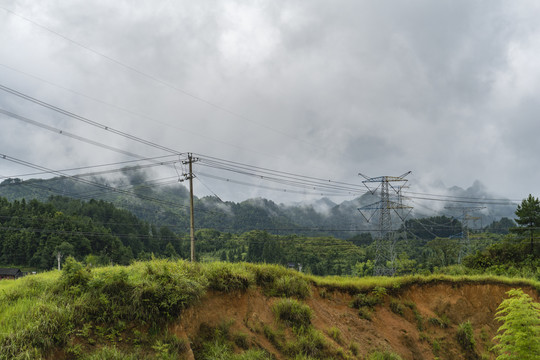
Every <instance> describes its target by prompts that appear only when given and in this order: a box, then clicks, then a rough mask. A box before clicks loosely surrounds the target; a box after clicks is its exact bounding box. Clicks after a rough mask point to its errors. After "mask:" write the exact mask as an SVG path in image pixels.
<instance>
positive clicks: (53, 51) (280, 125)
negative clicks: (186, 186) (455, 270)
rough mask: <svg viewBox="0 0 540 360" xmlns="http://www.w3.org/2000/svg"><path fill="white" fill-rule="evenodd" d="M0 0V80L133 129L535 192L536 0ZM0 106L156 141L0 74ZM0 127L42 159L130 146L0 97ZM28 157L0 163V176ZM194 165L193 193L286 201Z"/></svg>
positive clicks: (312, 163) (324, 169)
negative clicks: (208, 175) (201, 173)
mask: <svg viewBox="0 0 540 360" xmlns="http://www.w3.org/2000/svg"><path fill="white" fill-rule="evenodd" d="M0 6H1V8H0V84H1V85H3V86H7V87H9V88H12V89H16V90H17V91H20V92H22V93H24V94H27V95H30V96H32V97H35V98H38V99H39V100H42V101H45V102H48V103H50V104H53V105H55V106H58V107H60V108H62V109H64V110H68V111H70V112H73V113H75V114H77V115H80V116H84V117H86V118H88V119H91V120H93V121H97V122H99V123H101V124H106V125H108V126H110V127H113V128H115V129H118V130H121V131H124V132H127V133H129V134H132V135H134V136H138V137H141V138H144V139H148V140H150V141H152V142H155V143H158V144H160V145H163V146H166V147H170V148H173V149H175V150H178V151H181V152H195V153H200V154H204V155H209V156H216V157H219V158H223V159H227V160H233V161H237V162H240V163H246V164H252V165H257V166H264V167H267V168H271V169H276V170H281V171H287V172H292V173H297V174H303V175H308V176H314V177H321V178H328V179H333V180H340V181H347V182H354V183H360V182H361V180H363V179H362V178H360V177H359V176H358V173H359V172H362V173H364V174H366V175H369V176H381V175H395V176H397V175H401V174H403V173H405V172H406V171H409V170H411V171H412V174H411V175H409V177H408V178H409V179H410V185H411V186H412V188H413V189H415V190H416V191H436V190H435V189H436V188H435V187H434V184H437V183H439V182H443V183H444V184H445V185H447V186H453V185H457V186H460V187H464V188H466V187H469V186H471V185H472V184H473V182H474V181H475V180H479V181H480V182H482V183H483V184H484V185H485V186H486V188H487V189H489V191H490V192H492V193H493V194H494V195H497V196H499V197H507V198H511V199H521V198H524V197H526V196H527V195H528V194H529V193H532V194H533V195H535V196H538V195H540V181H539V176H538V155H539V154H540V141H539V140H538V138H539V135H540V121H539V118H538V116H539V110H540V95H539V94H540V60H539V59H540V21H538V19H540V2H538V1H534V0H531V1H495V0H489V1H470V0H467V1H457V0H451V1H442V0H440V1H435V0H432V1H427V0H425V1H420V0H419V1H415V0H412V1H398V0H394V1H384V0H379V1H359V0H333V1H322V0H321V1H316V0H309V1H306V0H304V1H299V0H287V1H280V0H260V1H229V0H228V1H203V0H201V1H187V0H186V1H177V0H175V1H133V0H130V1H125V0H117V1H108V0H107V1H105V0H102V1H87V0H86V1H80V0H71V1H54V2H53V1H31V0H23V1H11V0H0ZM0 108H1V109H3V110H8V111H11V112H13V113H16V114H18V115H21V116H25V117H28V118H30V119H32V120H34V121H38V122H40V123H43V124H48V125H50V126H53V127H55V128H60V129H62V130H63V131H64V132H69V133H72V134H76V135H78V136H82V137H85V138H87V139H92V140H95V141H99V142H101V143H105V144H107V145H109V146H113V147H116V148H120V149H123V150H125V151H130V152H134V153H137V154H141V155H143V156H154V155H161V154H166V153H165V152H163V151H160V150H157V149H153V148H149V147H146V146H144V145H142V144H140V143H136V142H133V141H129V140H127V139H125V138H122V137H119V136H116V135H114V134H111V133H109V132H107V131H104V130H100V129H98V128H95V127H90V126H88V125H86V124H83V123H81V122H80V121H76V120H74V119H72V118H69V117H65V116H62V115H59V114H58V113H55V112H52V111H50V110H47V109H45V108H43V107H40V106H37V105H33V104H31V103H29V102H28V101H26V100H23V99H20V98H18V97H15V96H13V95H11V94H8V93H6V92H5V91H0ZM0 126H1V131H0V153H2V154H6V155H8V156H12V157H15V158H18V159H21V160H25V161H29V162H32V163H34V164H39V165H41V166H45V167H48V168H52V169H65V168H71V167H78V166H87V165H97V164H104V163H111V162H117V161H123V160H127V159H130V157H129V156H126V155H122V154H120V153H117V152H113V151H110V150H106V149H103V148H100V147H95V146H92V145H89V144H85V143H82V142H80V141H77V140H74V139H70V138H68V137H66V136H62V135H59V134H54V133H52V132H49V131H47V130H44V129H42V128H39V127H36V126H32V125H29V124H26V123H23V122H21V121H20V120H15V119H12V118H10V117H7V116H5V115H1V114H0ZM32 171H33V170H32V169H29V168H24V167H22V166H18V165H17V166H16V165H14V164H13V163H10V162H8V161H5V160H3V161H1V162H0V176H11V175H16V174H25V173H27V172H32ZM154 176H156V177H166V176H175V170H174V169H171V168H164V169H162V170H161V171H160V172H159V174H157V173H156V174H155V175H154ZM223 176H225V177H227V176H228V175H226V174H224V175H223ZM201 180H203V181H204V184H205V185H206V186H207V187H202V186H198V188H197V190H196V194H199V195H204V194H207V193H208V190H207V188H210V189H211V190H212V191H214V192H215V193H216V194H217V195H219V196H220V197H222V198H223V199H224V200H234V201H239V200H243V199H245V198H247V197H252V196H263V197H266V198H270V199H274V200H276V201H286V200H293V198H288V197H284V196H283V194H282V193H280V192H272V191H269V190H264V189H261V188H256V187H249V186H237V185H233V184H227V183H226V182H220V181H215V180H212V179H204V177H201ZM249 181H252V180H249ZM306 196H307V195H306ZM306 196H304V197H306ZM302 197H303V195H299V196H297V197H295V198H294V200H302ZM339 200H347V198H346V197H345V198H342V199H339Z"/></svg>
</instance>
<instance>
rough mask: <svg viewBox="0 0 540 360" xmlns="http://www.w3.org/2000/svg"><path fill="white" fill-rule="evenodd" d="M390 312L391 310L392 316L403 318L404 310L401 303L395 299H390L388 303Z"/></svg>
mask: <svg viewBox="0 0 540 360" xmlns="http://www.w3.org/2000/svg"><path fill="white" fill-rule="evenodd" d="M390 310H392V312H393V313H394V314H397V315H400V316H403V314H404V310H405V308H404V307H403V304H402V303H400V302H399V301H397V300H395V299H392V300H391V301H390Z"/></svg>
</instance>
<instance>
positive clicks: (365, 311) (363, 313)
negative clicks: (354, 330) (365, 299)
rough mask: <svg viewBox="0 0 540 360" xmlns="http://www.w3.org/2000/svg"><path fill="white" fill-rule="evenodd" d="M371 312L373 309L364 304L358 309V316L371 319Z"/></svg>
mask: <svg viewBox="0 0 540 360" xmlns="http://www.w3.org/2000/svg"><path fill="white" fill-rule="evenodd" d="M371 314H372V311H371V309H370V308H369V307H367V306H362V307H361V308H359V309H358V316H360V317H361V318H362V319H366V320H371Z"/></svg>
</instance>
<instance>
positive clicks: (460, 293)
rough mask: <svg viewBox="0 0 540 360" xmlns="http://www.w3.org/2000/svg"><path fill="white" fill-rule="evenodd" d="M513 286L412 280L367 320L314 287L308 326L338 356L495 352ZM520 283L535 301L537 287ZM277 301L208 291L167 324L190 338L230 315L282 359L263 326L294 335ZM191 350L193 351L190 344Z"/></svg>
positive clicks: (256, 293)
mask: <svg viewBox="0 0 540 360" xmlns="http://www.w3.org/2000/svg"><path fill="white" fill-rule="evenodd" d="M511 288H512V287H510V286H508V285H502V284H495V283H492V284H489V283H487V284H472V283H450V282H448V283H447V282H441V283H436V284H426V285H412V286H409V287H406V288H402V289H399V290H396V291H395V292H394V293H393V294H391V295H384V297H383V302H382V303H380V304H378V305H376V306H375V307H374V308H373V311H372V312H371V319H370V320H369V319H365V318H362V317H361V316H359V312H358V310H357V309H355V308H352V307H350V304H351V301H352V300H353V298H354V297H353V296H351V295H349V294H346V293H341V292H338V291H334V292H329V291H328V290H327V289H321V288H317V287H312V296H311V297H310V298H308V299H306V300H304V301H303V302H304V303H305V304H307V305H309V307H310V308H311V309H312V310H313V313H314V317H313V320H312V323H313V326H314V327H315V328H316V329H317V330H319V331H320V332H322V333H323V334H324V335H325V337H326V340H327V342H328V344H329V346H330V347H332V348H334V349H335V354H336V356H334V357H335V358H351V359H363V358H364V356H365V355H367V354H368V353H369V352H371V351H374V350H389V351H392V352H395V353H397V354H399V355H400V356H401V357H402V358H403V359H434V358H435V357H438V358H440V359H475V358H480V357H481V356H485V357H486V358H495V356H494V355H493V354H492V353H490V352H489V348H490V347H491V346H492V343H491V339H492V338H493V336H494V335H495V333H496V331H497V329H498V327H499V325H500V324H499V323H497V321H496V320H494V315H495V312H496V309H497V306H498V305H499V304H500V302H501V301H502V300H503V299H504V298H505V296H506V295H505V292H506V291H508V290H510V289H511ZM523 290H524V291H525V292H526V293H528V294H529V295H531V296H532V297H533V299H535V301H539V296H538V293H537V292H536V291H535V290H533V289H530V288H529V289H527V288H524V289H523ZM276 301H279V298H275V297H267V296H265V295H263V294H262V293H261V291H260V290H259V289H258V288H256V289H250V290H248V291H246V292H234V293H221V292H210V293H208V294H207V295H206V296H205V297H204V299H203V300H202V301H201V302H200V303H199V304H197V305H196V306H194V307H192V308H190V309H188V310H187V311H186V312H185V313H184V314H183V315H182V317H181V320H180V321H178V322H176V323H174V324H172V325H171V329H170V330H172V331H173V332H174V333H176V334H177V335H178V336H179V337H181V338H186V337H187V338H188V340H189V341H190V342H191V343H193V341H194V340H195V339H196V338H197V336H198V334H199V333H200V329H201V325H202V327H207V326H210V327H212V326H218V325H219V324H220V323H224V322H227V323H229V324H231V323H232V325H231V331H236V332H239V333H243V334H247V335H248V338H249V343H250V346H256V347H261V348H264V349H265V350H267V351H268V352H270V353H272V354H273V355H274V356H275V357H276V358H277V359H286V358H287V356H286V355H285V354H284V352H283V349H282V348H281V349H280V348H279V346H276V345H275V342H274V343H273V342H272V341H270V340H269V339H268V336H267V335H266V336H265V334H264V333H265V331H264V328H265V326H266V327H267V328H268V327H270V328H272V329H274V330H275V331H281V332H282V333H284V334H285V337H289V338H290V337H291V336H292V335H291V332H290V330H287V329H284V327H283V325H282V324H279V323H278V322H276V320H275V316H274V314H273V313H272V309H271V307H272V304H274V303H275V302H276ZM368 312H369V311H368ZM400 312H401V313H402V314H399V313H400ZM466 321H470V322H471V324H472V327H473V329H474V334H475V340H476V346H475V349H474V351H465V350H463V349H462V347H461V346H460V345H459V344H458V341H457V337H456V333H457V329H458V326H459V324H461V323H463V322H466ZM280 329H281V330H280ZM336 329H338V330H337V331H336ZM332 333H333V334H334V335H333V336H332V335H331V334H332ZM336 333H337V334H338V336H336ZM351 344H352V345H351ZM188 357H190V358H192V357H193V355H192V353H191V352H189V354H188Z"/></svg>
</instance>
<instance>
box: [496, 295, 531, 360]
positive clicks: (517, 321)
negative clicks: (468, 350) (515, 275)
mask: <svg viewBox="0 0 540 360" xmlns="http://www.w3.org/2000/svg"><path fill="white" fill-rule="evenodd" d="M507 294H508V295H509V298H508V299H505V300H503V302H502V303H501V304H500V305H499V307H498V308H497V310H498V311H497V313H496V319H497V320H499V321H502V322H503V325H501V326H500V327H499V330H498V332H500V334H498V335H496V336H495V337H494V338H493V339H494V340H497V341H498V344H497V345H495V346H494V347H493V348H494V349H495V350H497V351H498V352H499V354H500V355H499V356H498V357H497V360H514V359H515V360H518V359H519V360H528V359H531V360H533V359H540V304H539V303H536V302H534V301H533V300H532V298H531V297H530V296H529V295H527V294H525V293H524V292H523V291H522V290H521V289H512V290H510V291H508V292H507Z"/></svg>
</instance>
